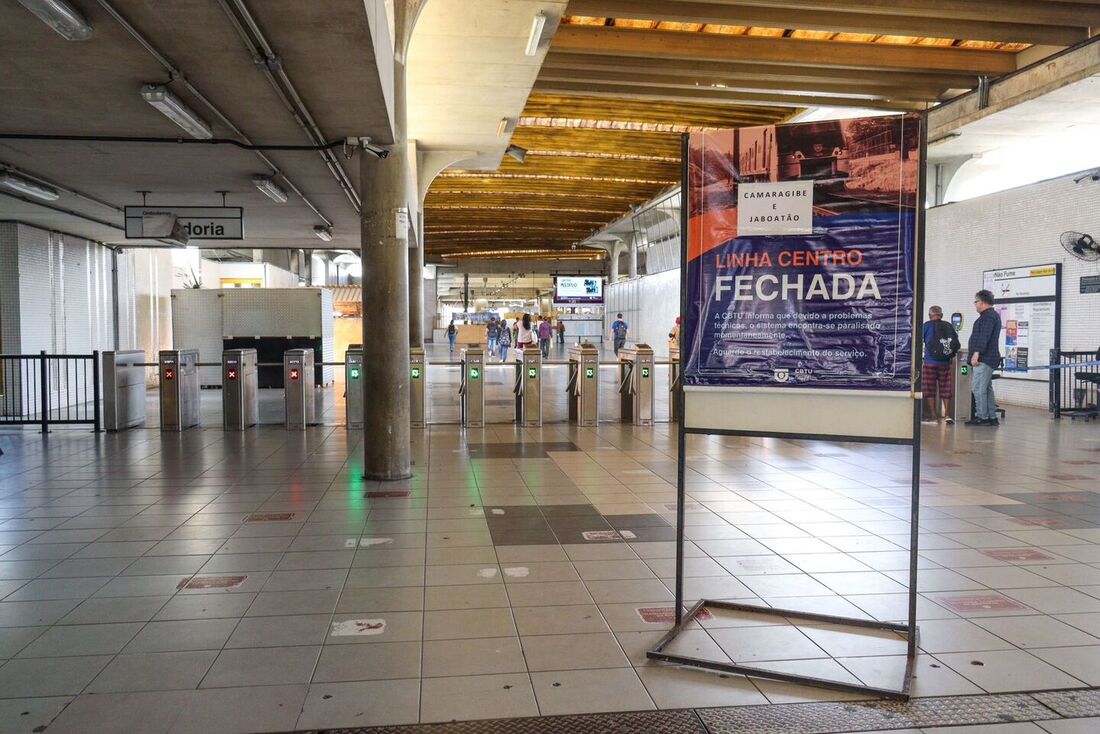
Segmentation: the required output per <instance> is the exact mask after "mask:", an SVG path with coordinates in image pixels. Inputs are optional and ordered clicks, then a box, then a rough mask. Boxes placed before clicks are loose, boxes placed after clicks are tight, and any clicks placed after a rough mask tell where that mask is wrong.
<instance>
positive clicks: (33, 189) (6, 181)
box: [0, 171, 61, 201]
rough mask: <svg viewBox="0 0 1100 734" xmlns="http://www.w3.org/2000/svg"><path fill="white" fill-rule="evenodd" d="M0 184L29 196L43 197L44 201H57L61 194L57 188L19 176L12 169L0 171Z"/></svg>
mask: <svg viewBox="0 0 1100 734" xmlns="http://www.w3.org/2000/svg"><path fill="white" fill-rule="evenodd" d="M0 186H3V187H4V188H7V189H11V190H12V191H18V192H19V193H20V194H26V195H27V196H33V197H34V198H36V199H42V200H43V201H57V199H58V197H60V196H61V194H59V193H58V191H57V189H55V188H53V187H51V186H46V185H45V184H40V183H38V182H37V181H31V180H30V179H29V178H23V177H22V176H17V175H16V174H14V173H12V172H10V171H2V172H0Z"/></svg>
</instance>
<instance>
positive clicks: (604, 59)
mask: <svg viewBox="0 0 1100 734" xmlns="http://www.w3.org/2000/svg"><path fill="white" fill-rule="evenodd" d="M566 69H573V70H576V71H580V72H587V71H588V70H591V69H598V70H606V71H637V72H647V73H651V74H699V75H704V74H711V75H716V76H718V75H726V76H740V77H746V76H751V77H754V78H757V79H769V80H774V81H790V82H798V81H802V82H829V83H837V84H839V83H851V84H872V85H874V84H877V85H885V86H924V87H928V88H932V89H940V90H944V89H972V88H973V87H975V86H977V83H978V77H977V75H976V74H945V73H939V72H908V71H901V70H892V71H881V70H880V71H873V70H869V69H838V68H835V67H831V66H796V65H793V64H757V63H752V62H737V61H733V62H730V61H701V60H698V59H692V60H685V59H651V58H643V57H640V56H610V55H604V54H586V53H573V52H569V51H561V50H558V49H554V50H552V51H551V52H550V53H549V54H547V56H546V62H545V63H543V65H542V70H543V71H544V72H545V71H547V70H554V71H563V70H566ZM582 75H583V74H582Z"/></svg>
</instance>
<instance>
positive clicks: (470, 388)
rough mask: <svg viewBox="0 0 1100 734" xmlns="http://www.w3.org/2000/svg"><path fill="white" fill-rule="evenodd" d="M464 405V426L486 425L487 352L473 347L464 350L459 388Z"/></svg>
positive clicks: (478, 347)
mask: <svg viewBox="0 0 1100 734" xmlns="http://www.w3.org/2000/svg"><path fill="white" fill-rule="evenodd" d="M458 394H459V399H460V401H461V404H462V425H463V426H465V427H467V428H481V427H483V426H484V425H485V350H483V349H482V348H481V347H480V346H477V345H472V346H468V347H463V348H462V377H461V379H460V381H459V386H458Z"/></svg>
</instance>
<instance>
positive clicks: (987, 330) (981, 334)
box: [966, 290, 1001, 426]
mask: <svg viewBox="0 0 1100 734" xmlns="http://www.w3.org/2000/svg"><path fill="white" fill-rule="evenodd" d="M974 308H975V310H977V312H978V320H977V321H975V322H974V328H973V329H971V331H970V343H969V344H968V345H967V349H968V351H969V352H970V365H971V367H972V368H973V371H972V373H971V378H970V389H971V391H972V392H973V393H974V417H973V418H971V419H970V420H968V421H967V422H966V425H968V426H999V425H1000V424H1001V422H1000V421H998V420H997V400H996V397H995V396H994V395H993V370H994V369H995V368H996V367H998V366H999V365H1000V364H1001V316H1000V314H998V313H997V310H996V309H995V308H993V294H992V293H990V292H989V291H987V290H980V291H978V292H977V293H976V294H974Z"/></svg>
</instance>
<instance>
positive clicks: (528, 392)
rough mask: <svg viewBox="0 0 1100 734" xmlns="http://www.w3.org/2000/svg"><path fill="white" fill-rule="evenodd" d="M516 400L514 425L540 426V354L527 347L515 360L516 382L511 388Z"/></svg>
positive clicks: (536, 348)
mask: <svg viewBox="0 0 1100 734" xmlns="http://www.w3.org/2000/svg"><path fill="white" fill-rule="evenodd" d="M512 392H514V393H515V399H516V425H517V426H523V427H525V428H539V427H541V426H542V352H541V351H539V349H538V347H531V346H529V347H527V348H526V349H524V350H522V351H521V352H520V356H519V358H518V359H517V360H516V381H515V385H514V386H513V388H512Z"/></svg>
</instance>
